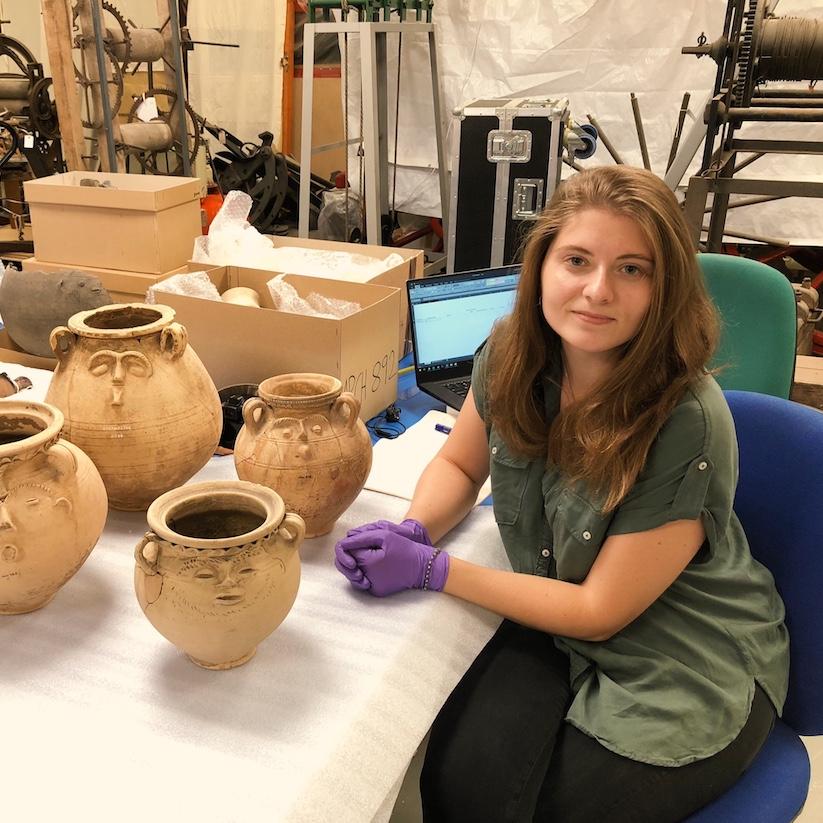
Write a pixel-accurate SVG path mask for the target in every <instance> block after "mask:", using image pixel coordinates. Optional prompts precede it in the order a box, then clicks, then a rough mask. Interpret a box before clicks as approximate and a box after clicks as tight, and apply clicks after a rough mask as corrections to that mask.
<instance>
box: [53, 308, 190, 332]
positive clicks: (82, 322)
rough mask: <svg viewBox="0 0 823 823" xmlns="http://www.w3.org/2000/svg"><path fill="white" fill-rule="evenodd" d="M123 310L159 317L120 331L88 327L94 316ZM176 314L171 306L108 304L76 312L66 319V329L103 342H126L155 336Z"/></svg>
mask: <svg viewBox="0 0 823 823" xmlns="http://www.w3.org/2000/svg"><path fill="white" fill-rule="evenodd" d="M124 309H144V310H146V311H151V312H154V313H156V314H158V315H159V317H158V318H157V319H156V320H152V321H151V322H150V323H143V324H141V325H139V326H127V327H126V328H122V329H98V328H95V327H94V326H90V325H88V323H87V321H88V319H89V318H90V317H92V316H93V315H95V314H108V313H111V312H115V311H122V310H124ZM175 316H176V312H175V311H174V309H173V308H172V307H171V306H165V305H163V304H162V303H109V304H108V305H106V306H99V307H98V308H96V309H86V310H85V311H80V312H77V314H73V315H72V316H71V317H70V318H69V319H68V323H67V325H68V327H69V329H70V330H71V331H73V332H74V333H75V334H79V335H82V336H83V337H92V338H97V339H104V340H112V339H114V340H126V339H128V338H131V337H144V336H145V335H147V334H157V333H158V332H161V331H163V329H164V328H165V327H166V326H168V325H169V323H172V322H173V321H174V318H175Z"/></svg>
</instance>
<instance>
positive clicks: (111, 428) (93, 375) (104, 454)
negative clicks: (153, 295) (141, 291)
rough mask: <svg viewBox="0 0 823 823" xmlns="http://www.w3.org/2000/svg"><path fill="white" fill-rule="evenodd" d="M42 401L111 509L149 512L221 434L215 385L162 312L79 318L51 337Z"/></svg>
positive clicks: (110, 309)
mask: <svg viewBox="0 0 823 823" xmlns="http://www.w3.org/2000/svg"><path fill="white" fill-rule="evenodd" d="M51 341H52V348H53V349H54V352H55V354H56V355H57V359H58V363H57V368H56V369H55V371H54V377H53V378H52V381H51V384H50V386H49V390H48V393H47V395H46V399H47V400H48V401H49V402H50V403H54V405H55V406H58V407H59V408H60V409H61V410H62V412H63V414H64V415H65V418H66V426H65V434H66V437H67V439H69V440H71V441H72V442H73V443H75V444H76V445H78V446H80V448H81V449H83V450H84V451H85V452H86V453H87V454H88V455H89V457H91V459H92V460H93V461H94V463H95V465H96V466H97V468H98V469H99V470H100V474H101V475H102V477H103V482H104V483H105V484H106V490H107V491H108V495H109V503H110V505H111V506H112V507H113V508H116V509H125V510H141V509H145V508H146V507H147V506H148V505H149V503H151V501H152V500H154V499H155V498H156V497H157V496H159V495H160V494H162V493H163V492H165V491H168V490H169V489H171V488H175V487H176V486H179V485H180V484H181V483H184V482H185V481H186V480H188V479H189V478H190V477H191V476H192V475H193V474H194V473H195V472H197V471H199V470H200V469H201V468H202V467H203V466H204V465H205V464H206V462H207V461H208V459H209V458H210V457H211V455H212V454H213V453H214V449H215V447H216V446H217V442H218V440H219V439H220V431H221V429H222V413H221V409H220V399H219V398H218V396H217V389H215V387H214V384H213V383H212V381H211V378H210V377H209V375H208V373H207V372H206V369H205V367H204V366H203V364H202V362H201V361H200V358H199V357H198V356H197V355H196V354H195V353H194V351H193V350H192V348H191V347H190V346H188V345H187V336H186V330H185V328H183V326H181V325H180V324H179V323H175V322H174V310H173V309H171V308H169V307H168V306H163V305H154V306H149V305H145V304H142V303H126V304H117V305H111V306H105V307H104V308H102V309H96V310H93V311H87V312H80V313H79V314H76V315H74V316H73V317H71V318H70V319H69V324H68V328H67V327H65V326H60V327H58V328H56V329H55V330H54V331H53V332H52V338H51Z"/></svg>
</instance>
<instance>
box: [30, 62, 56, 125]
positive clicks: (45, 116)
mask: <svg viewBox="0 0 823 823" xmlns="http://www.w3.org/2000/svg"><path fill="white" fill-rule="evenodd" d="M51 84H52V79H51V77H41V78H40V79H39V80H38V81H37V82H36V83H35V84H34V86H32V88H31V91H30V92H29V120H31V125H32V127H33V128H34V129H35V130H36V131H38V132H39V133H40V135H41V136H42V137H44V138H46V139H47V140H54V139H56V138H58V137H59V136H60V124H59V122H58V120H57V106H56V105H55V103H54V101H53V100H52V99H51V95H50V94H49V86H51Z"/></svg>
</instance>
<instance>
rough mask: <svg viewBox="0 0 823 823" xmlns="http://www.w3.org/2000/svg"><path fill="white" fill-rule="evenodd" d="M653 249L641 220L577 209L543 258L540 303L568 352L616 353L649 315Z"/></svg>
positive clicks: (611, 355) (569, 354)
mask: <svg viewBox="0 0 823 823" xmlns="http://www.w3.org/2000/svg"><path fill="white" fill-rule="evenodd" d="M654 264H655V261H654V255H653V252H652V249H651V248H650V246H649V243H648V241H647V240H646V238H645V236H644V235H643V232H642V231H641V229H640V226H639V225H638V224H637V223H636V222H635V221H634V220H633V219H632V218H630V217H626V216H624V215H620V214H617V213H615V212H612V211H609V210H608V209H600V208H589V209H584V210H582V211H579V212H578V213H577V214H575V215H574V216H573V217H571V218H570V219H569V220H568V222H567V223H566V224H565V225H564V226H563V228H562V229H561V230H560V231H559V232H558V234H557V236H556V237H555V239H554V242H553V243H552V245H551V247H550V248H549V251H548V253H547V254H546V257H545V259H544V261H543V268H542V271H541V278H540V283H541V294H542V298H541V304H542V309H543V316H544V317H545V318H546V322H547V323H548V324H549V325H550V326H551V327H552V329H554V331H555V332H556V333H557V334H558V335H559V337H560V339H561V340H562V343H563V350H564V353H565V354H566V356H567V357H569V358H571V357H575V356H579V355H586V356H591V355H595V356H597V358H598V359H599V360H602V359H603V357H604V356H605V358H606V359H608V360H611V359H613V358H616V357H617V354H618V352H619V351H620V348H621V347H622V346H623V344H624V343H626V342H627V341H629V340H631V339H632V338H633V337H634V336H635V334H637V331H638V330H639V328H640V325H641V323H642V322H643V318H644V317H645V316H646V312H647V311H648V308H649V304H650V303H651V298H652V273H653V271H654Z"/></svg>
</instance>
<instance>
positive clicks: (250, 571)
mask: <svg viewBox="0 0 823 823" xmlns="http://www.w3.org/2000/svg"><path fill="white" fill-rule="evenodd" d="M253 573H254V569H253V568H252V567H251V566H246V568H244V569H240V572H239V574H253Z"/></svg>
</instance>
